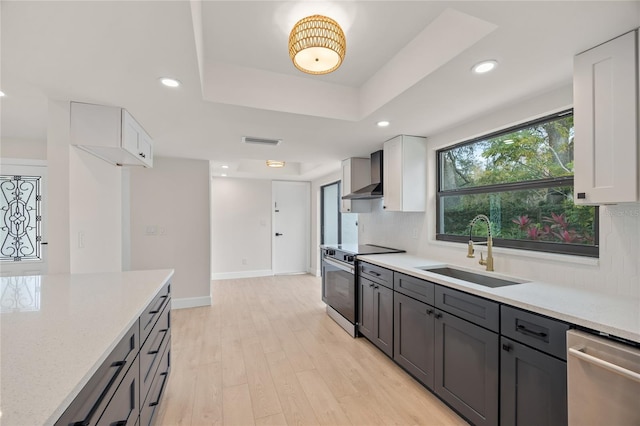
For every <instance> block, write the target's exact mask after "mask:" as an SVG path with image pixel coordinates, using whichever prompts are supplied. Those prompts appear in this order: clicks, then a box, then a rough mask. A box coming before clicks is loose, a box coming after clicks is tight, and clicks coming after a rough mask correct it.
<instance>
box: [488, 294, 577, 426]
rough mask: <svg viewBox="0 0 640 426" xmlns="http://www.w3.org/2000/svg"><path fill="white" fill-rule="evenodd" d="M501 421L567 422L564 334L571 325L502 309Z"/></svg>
mask: <svg viewBox="0 0 640 426" xmlns="http://www.w3.org/2000/svg"><path fill="white" fill-rule="evenodd" d="M501 313H502V315H501V320H500V333H501V334H502V335H503V336H502V338H501V342H500V343H501V348H502V351H501V352H502V353H501V360H500V424H501V425H502V426H512V425H518V426H523V425H525V426H526V425H532V426H533V425H535V426H545V425H548V426H556V425H566V424H567V421H568V420H567V363H566V332H567V330H568V329H569V325H568V324H567V323H564V322H562V321H558V320H555V319H551V318H547V317H543V316H541V315H537V314H534V313H532V312H527V311H523V310H521V309H516V308H513V307H510V306H505V305H503V306H502V307H501Z"/></svg>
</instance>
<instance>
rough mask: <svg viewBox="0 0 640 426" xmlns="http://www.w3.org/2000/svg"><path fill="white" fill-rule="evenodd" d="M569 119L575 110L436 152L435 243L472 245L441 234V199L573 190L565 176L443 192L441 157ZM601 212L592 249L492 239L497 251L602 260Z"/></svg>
mask: <svg viewBox="0 0 640 426" xmlns="http://www.w3.org/2000/svg"><path fill="white" fill-rule="evenodd" d="M567 115H573V108H571V109H568V110H563V111H560V112H557V113H554V114H549V115H546V116H544V117H540V118H537V119H535V120H530V121H526V122H523V123H520V124H517V125H514V126H510V127H508V128H505V129H501V130H499V131H496V132H492V133H489V134H486V135H482V136H479V137H475V138H473V139H469V140H465V141H462V142H459V143H456V144H454V145H450V146H447V147H444V148H440V149H438V150H436V174H437V175H436V185H437V187H436V233H435V234H436V240H438V241H448V242H459V243H464V244H467V243H468V241H469V237H468V236H466V235H451V234H443V233H440V229H441V226H442V221H441V210H440V209H441V207H442V198H443V197H447V196H462V195H477V194H491V193H500V192H507V191H517V190H529V189H540V188H553V187H559V186H571V187H573V186H574V176H573V175H571V176H562V177H555V178H548V179H538V180H530V181H520V182H509V183H500V184H493V185H484V186H475V187H470V188H461V189H449V190H442V189H441V185H442V163H441V157H442V155H441V154H442V153H443V152H446V151H450V150H452V149H455V148H458V147H461V146H466V145H472V144H474V143H478V142H482V141H486V140H488V139H493V138H496V137H500V136H503V135H506V134H509V133H513V132H517V131H519V130H523V129H525V128H528V127H532V126H535V125H538V124H542V123H547V122H550V121H553V120H555V119H560V118H562V117H565V116H567ZM599 216H600V215H599V209H598V206H595V213H594V222H593V228H594V243H593V245H581V244H566V243H561V242H552V241H534V240H516V239H506V238H496V237H494V238H493V245H494V247H504V248H511V249H518V250H531V251H539V252H544V253H555V254H568V255H575V256H584V257H594V258H598V257H599V247H600V242H599V240H600V223H599ZM471 239H472V240H473V241H474V242H482V241H486V238H484V237H476V236H472V238H471Z"/></svg>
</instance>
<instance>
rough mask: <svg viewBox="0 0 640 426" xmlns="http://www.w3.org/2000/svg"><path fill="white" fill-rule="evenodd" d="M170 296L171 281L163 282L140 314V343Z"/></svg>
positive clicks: (143, 340)
mask: <svg viewBox="0 0 640 426" xmlns="http://www.w3.org/2000/svg"><path fill="white" fill-rule="evenodd" d="M169 297H171V283H167V284H165V285H164V286H163V287H162V288H161V289H160V291H159V292H158V294H157V295H156V297H154V298H153V300H152V301H151V303H149V306H147V308H146V309H145V310H144V312H143V313H142V315H140V344H144V342H145V341H146V340H147V337H149V333H151V330H152V329H153V326H154V325H155V323H156V321H157V320H158V317H159V316H160V313H161V312H162V309H163V308H164V306H165V305H166V304H167V302H168V301H169Z"/></svg>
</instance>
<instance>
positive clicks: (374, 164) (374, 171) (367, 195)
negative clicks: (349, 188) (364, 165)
mask: <svg viewBox="0 0 640 426" xmlns="http://www.w3.org/2000/svg"><path fill="white" fill-rule="evenodd" d="M382 154H383V151H382V150H379V151H376V152H374V153H372V154H371V184H369V185H367V186H365V187H364V188H360V189H358V190H356V191H353V192H352V193H351V194H347V195H344V196H343V197H342V199H343V200H373V199H376V198H382V196H383V192H382V176H383V174H382V173H383V170H382Z"/></svg>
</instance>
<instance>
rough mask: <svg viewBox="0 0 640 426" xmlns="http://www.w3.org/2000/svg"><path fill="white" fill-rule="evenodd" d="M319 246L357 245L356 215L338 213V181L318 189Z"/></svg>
mask: <svg viewBox="0 0 640 426" xmlns="http://www.w3.org/2000/svg"><path fill="white" fill-rule="evenodd" d="M320 195H321V196H320V210H321V215H320V244H358V214H357V213H340V201H341V199H342V198H341V197H342V185H341V182H340V181H337V182H334V183H331V184H328V185H324V186H322V187H321V188H320Z"/></svg>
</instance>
